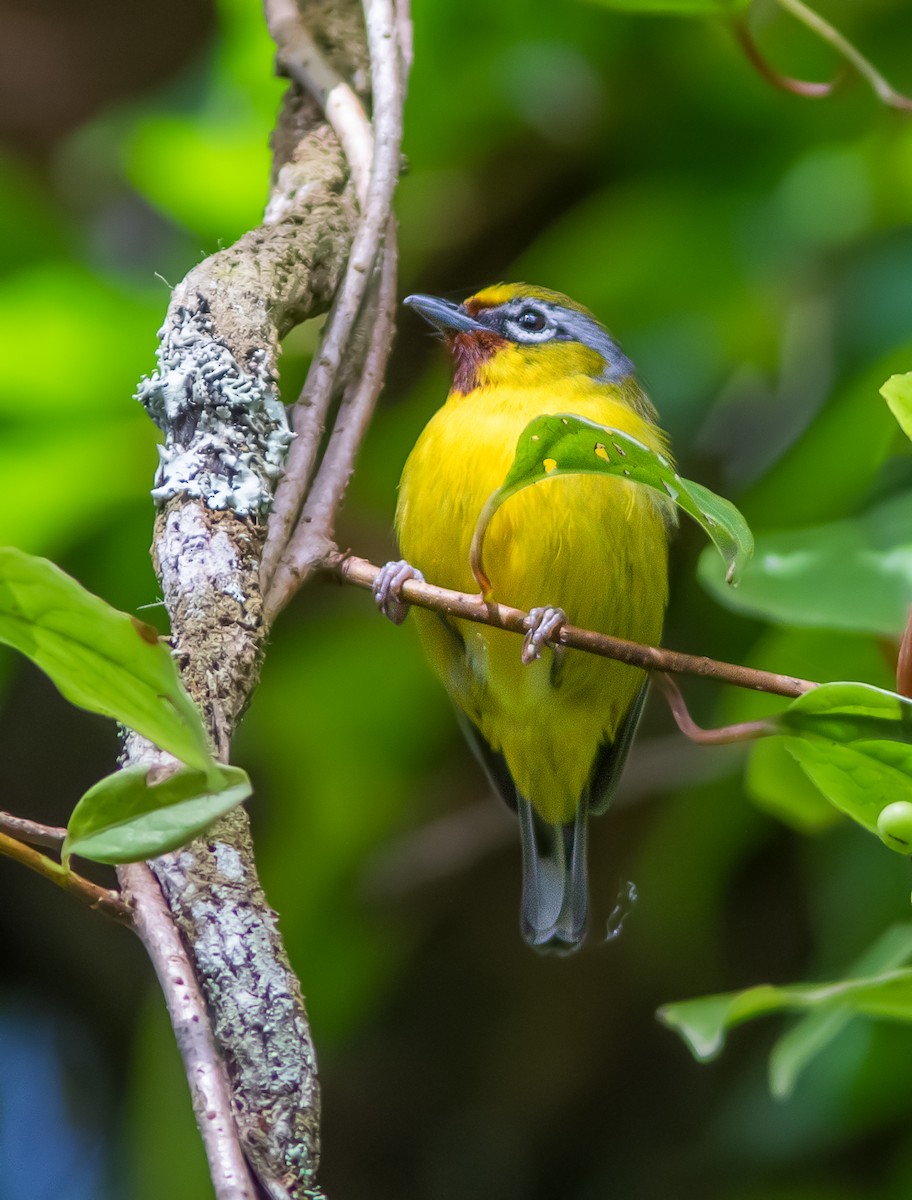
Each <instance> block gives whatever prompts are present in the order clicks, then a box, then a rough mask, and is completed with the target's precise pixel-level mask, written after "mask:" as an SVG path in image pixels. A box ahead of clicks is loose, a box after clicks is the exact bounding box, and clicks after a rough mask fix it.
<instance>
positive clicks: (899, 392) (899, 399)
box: [880, 371, 912, 438]
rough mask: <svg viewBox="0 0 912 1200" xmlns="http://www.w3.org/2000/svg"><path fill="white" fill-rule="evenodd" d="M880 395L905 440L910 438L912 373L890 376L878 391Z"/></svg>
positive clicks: (911, 434)
mask: <svg viewBox="0 0 912 1200" xmlns="http://www.w3.org/2000/svg"><path fill="white" fill-rule="evenodd" d="M880 394H881V396H883V398H884V400H886V402H887V405H888V406H889V409H890V412H891V413H892V414H893V416H894V417H895V418H896V420H897V421H898V422H899V426H900V428H901V429H902V431H903V433H904V434H905V435H906V437H907V438H912V371H909V372H907V373H906V374H905V375H891V376H890V378H889V379H888V380H887V382H886V383H885V384H884V385H883V387H882V388H881V389H880Z"/></svg>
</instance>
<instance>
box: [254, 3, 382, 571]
mask: <svg viewBox="0 0 912 1200" xmlns="http://www.w3.org/2000/svg"><path fill="white" fill-rule="evenodd" d="M364 14H365V21H366V25H367V40H368V47H369V50H370V59H371V82H372V92H373V97H374V108H373V129H374V157H373V162H372V164H371V180H370V188H369V190H368V196H367V201H366V203H365V205H364V211H363V216H362V220H361V224H360V225H359V227H358V231H357V233H356V234H355V237H354V240H353V242H352V248H351V255H350V257H349V260H348V268H347V270H346V273H345V278H344V279H343V281H342V286H341V287H340V289H339V294H338V295H337V297H336V301H335V303H334V305H333V308H332V311H331V313H330V317H329V321H328V322H327V327H326V332H325V334H324V337H323V341H322V344H321V346H320V349H319V351H318V353H317V355H316V357H315V358H314V360H313V363H312V364H311V368H310V371H309V372H308V375H307V380H306V382H305V384H304V388H303V390H302V392H301V395H300V397H299V399H298V402H297V404H296V405H295V409H294V413H293V418H292V424H293V427H294V431H295V434H296V437H295V440H294V442H292V444H291V448H290V450H289V453H288V459H287V462H286V465H285V475H284V477H283V479H282V481H281V483H280V484H279V486H278V488H277V489H276V495H275V502H274V506H273V511H272V514H271V516H270V518H269V526H268V534H267V539H266V546H265V547H264V550H263V561H262V570H261V576H262V580H263V583H264V591H266V592H268V590H269V585H270V583H271V582H272V581H273V578H274V576H280V575H281V576H282V578H277V580H276V582H277V583H278V586H279V588H280V589H285V588H287V587H289V586H292V587H294V586H300V583H301V582H302V580H300V579H299V578H298V577H297V576H296V574H295V572H294V570H293V569H292V568H291V567H290V566H288V565H280V560H281V558H282V555H283V553H284V551H285V547H286V546H287V544H288V541H289V539H290V538H291V536H292V533H293V530H294V526H295V524H296V522H297V519H298V514H299V513H300V511H301V506H302V504H303V501H304V497H305V495H306V493H307V488H308V485H309V483H310V480H311V478H312V476H313V471H314V466H315V463H316V459H317V451H318V449H319V445H320V441H321V438H322V434H323V426H324V423H325V421H326V414H327V412H328V411H329V405H330V401H331V399H332V396H333V393H334V391H335V389H336V386H337V383H338V380H339V377H340V372H341V371H342V368H343V360H344V356H345V352H346V349H347V348H348V347H349V345H350V340H351V335H352V332H353V330H354V327H355V323H356V321H357V318H358V314H359V312H360V309H361V303H362V301H363V299H364V295H365V292H366V290H367V287H368V283H369V281H370V275H371V272H372V270H373V267H374V263H375V262H376V259H377V255H378V254H379V252H380V246H381V243H382V240H383V234H384V232H385V230H386V228H387V223H388V221H389V213H390V208H391V205H392V199H393V191H394V190H395V187H396V182H397V180H398V177H399V166H400V162H399V153H400V146H401V143H402V98H401V97H402V88H401V86H400V79H399V67H400V58H399V50H398V40H397V36H396V34H397V27H396V21H395V17H394V13H393V6H392V2H391V0H364ZM295 581H296V582H295ZM279 594H282V593H281V592H280V593H279Z"/></svg>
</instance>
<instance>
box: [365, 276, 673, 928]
mask: <svg viewBox="0 0 912 1200" xmlns="http://www.w3.org/2000/svg"><path fill="white" fill-rule="evenodd" d="M405 303H406V304H408V305H410V306H411V307H412V308H414V309H415V310H416V311H417V312H418V313H420V314H421V316H423V317H424V318H425V320H427V321H429V322H430V323H431V324H432V325H434V326H435V327H436V328H437V329H438V330H440V331H441V332H442V334H443V337H444V340H445V342H446V345H447V347H448V349H449V351H450V353H451V355H452V357H453V363H454V374H453V386H452V389H451V391H450V393H449V396H448V397H447V401H446V403H445V404H444V406H443V407H442V408H441V409H439V410H438V412H437V413H436V414H435V415H434V416H433V417H432V418H431V420H430V422H429V423H428V425H427V426H426V428H425V429H424V431H423V433H422V434H421V436H420V437H419V438H418V441H417V443H416V445H415V448H414V449H413V450H412V452H411V454H410V455H409V458H408V461H407V462H406V464H405V468H404V470H403V473H402V481H401V484H400V490H399V503H398V508H397V513H396V525H397V530H398V535H399V544H400V548H401V551H402V553H403V555H404V556H405V557H404V560H403V561H401V562H398V563H388V564H387V565H386V566H385V567H384V568H383V569H382V571H381V574H380V577H379V578H378V580H377V583H376V584H375V587H374V594H375V597H376V599H377V602H378V604H379V605H380V607H381V609H382V610H383V611H384V612H386V614H387V616H389V617H391V619H393V620H396V621H400V620H402V619H403V618H404V616H405V613H406V612H407V611H408V608H407V606H406V605H405V604H404V603H403V602H402V601H401V598H400V594H399V590H400V588H401V587H402V585H403V583H404V581H405V580H406V579H408V578H415V577H422V578H423V577H425V576H426V577H427V578H428V579H429V580H430V581H431V582H433V583H435V584H439V585H441V586H443V587H447V588H453V589H455V590H457V591H464V592H471V591H477V584H476V583H475V581H474V579H473V575H472V570H471V567H470V558H469V547H470V543H471V540H472V534H473V531H474V529H475V526H476V523H477V521H478V518H479V514H480V513H481V511H482V509H483V507H484V505H485V502H486V501H487V500H488V498H489V497H490V496H491V494H492V493H493V492H494V491H495V490H496V489H497V488H498V487H499V486H500V485H501V484H502V483H503V481H504V478H505V476H506V474H507V471H508V470H509V468H510V465H511V463H512V461H513V456H514V453H515V450H516V444H517V439H518V438H519V435H520V434H521V432H522V431H523V429H524V428H525V427H526V425H528V423H529V422H530V421H531V420H533V418H535V417H538V416H540V415H541V414H544V413H564V414H565V413H573V414H575V415H577V416H581V417H585V418H587V419H589V420H591V421H595V422H597V423H599V424H601V425H605V426H609V427H611V428H613V429H618V430H621V431H622V432H624V433H627V434H629V435H631V436H632V437H634V438H636V439H637V440H638V441H640V442H641V443H643V444H644V445H645V446H647V447H649V448H650V449H652V450H655V451H660V452H665V451H666V449H667V447H666V442H665V437H664V435H663V433H662V432H661V430H660V429H659V428H658V426H657V425H656V423H655V422H656V413H655V409H654V408H653V407H652V404H651V403H650V401H649V399H648V398H647V396H646V394H645V392H644V391H643V389H642V388H641V387H640V385H639V383H638V382H637V380H636V378H635V376H634V369H633V364H632V363H631V362H630V360H629V359H628V358H627V357H626V356H625V355H624V354H623V353H622V351H621V350H620V348H619V347H618V345H617V343H616V342H615V341H614V340H613V339H612V338H611V336H610V335H609V334H608V332H607V330H606V329H605V328H604V326H602V325H601V324H600V323H599V322H598V321H597V320H596V318H595V317H594V316H593V315H592V314H591V313H590V312H589V311H588V310H587V309H585V308H583V307H582V306H581V305H579V304H576V303H575V302H574V301H572V300H570V299H568V298H567V297H566V296H563V295H561V294H560V293H558V292H552V291H548V290H546V289H544V288H538V287H530V286H528V285H526V284H498V285H496V286H494V287H489V288H486V289H485V290H484V291H481V292H479V293H478V294H477V295H475V296H472V297H470V298H469V299H468V300H466V301H465V302H464V303H462V304H454V303H451V302H450V301H447V300H440V299H437V298H435V297H433V296H409V297H408V299H407V300H406V301H405ZM673 520H674V517H673V506H672V504H671V502H670V501H668V500H667V499H665V498H663V497H661V496H660V495H659V494H658V492H656V491H654V490H653V489H651V488H648V487H644V486H642V485H640V484H637V483H634V482H631V481H628V480H625V479H621V478H615V477H607V476H600V475H591V474H579V475H560V476H556V477H555V478H552V479H543V480H541V481H540V482H538V483H536V484H534V485H533V486H530V487H527V488H525V489H524V490H522V491H519V492H517V493H516V494H515V495H513V496H511V497H510V499H509V500H507V501H506V502H505V503H504V504H503V505H502V506H501V507H500V508H499V509H498V510H497V512H496V513H495V514H494V516H493V518H492V520H491V522H490V525H489V527H488V530H487V535H486V542H485V545H486V550H485V563H486V568H487V573H488V575H489V577H490V582H491V586H492V590H493V593H494V595H495V596H496V598H497V599H498V600H500V601H502V602H503V603H506V604H510V605H514V606H515V607H518V608H522V609H527V610H529V611H530V617H531V620H530V628H529V631H528V633H527V634H526V637H525V641H524V643H523V647H522V652H520V648H519V647H518V646H517V644H516V641H515V638H514V635H513V634H511V633H509V632H507V631H505V630H500V629H495V628H492V627H490V626H487V625H480V624H473V623H471V622H468V621H462V620H459V619H455V618H450V617H446V616H443V615H441V614H439V613H433V612H429V611H426V610H422V609H418V610H416V612H415V617H416V619H417V621H418V624H419V632H420V635H421V639H422V642H423V644H424V648H425V650H426V652H427V655H428V658H429V659H430V662H431V665H432V666H433V668H434V670H435V671H436V673H437V674H438V676H439V677H440V679H441V680H442V682H443V684H444V686H445V687H446V689H447V691H448V692H449V694H450V696H451V698H452V700H453V702H454V703H455V705H456V710H457V714H458V716H459V719H460V723H461V725H462V727H463V730H464V731H465V733H466V735H467V737H468V740H469V742H470V744H471V746H472V748H473V749H474V751H475V753H476V754H477V756H478V758H479V759H480V761H481V763H482V764H483V766H484V768H485V770H486V771H487V773H488V775H489V776H490V779H491V781H492V783H493V784H494V786H495V787H496V789H497V790H498V791H499V792H500V794H501V796H502V797H503V798H504V800H506V802H507V803H508V804H509V805H510V806H511V807H512V808H514V809H515V810H516V812H517V815H518V817H519V828H520V835H521V840H522V862H523V885H522V908H521V927H522V932H523V936H524V937H525V939H526V940H527V941H528V942H529V943H530V944H531V945H533V946H536V947H540V948H546V947H548V948H553V949H558V950H570V949H575V948H576V947H577V946H578V945H579V944H580V943H581V942H582V940H583V938H584V936H585V927H586V916H587V907H588V887H587V875H586V870H587V869H586V841H587V823H588V817H589V814H590V813H601V812H603V811H604V810H605V808H606V807H607V806H608V804H609V802H610V799H611V795H612V793H613V791H614V789H615V787H616V785H617V782H618V779H619V776H620V772H621V768H622V766H623V763H624V759H625V758H626V755H627V752H628V750H629V748H630V743H631V739H632V738H633V734H634V731H635V729H636V725H637V721H638V720H639V716H640V711H641V709H642V705H643V699H644V695H645V689H646V681H645V678H644V675H643V672H642V671H640V670H638V669H636V668H634V667H630V666H627V665H625V664H623V663H620V662H615V661H612V660H609V659H605V658H598V657H595V656H594V655H590V654H586V653H584V652H581V651H578V650H572V649H566V648H564V647H559V646H555V645H554V644H553V640H552V639H553V638H554V637H555V636H556V634H557V631H558V630H559V629H560V626H561V624H562V623H563V622H565V621H566V622H570V623H572V624H574V625H578V626H582V627H583V628H586V629H594V630H598V631H601V632H603V633H610V634H614V635H616V636H619V637H623V638H628V639H630V640H632V641H638V642H646V643H649V644H655V643H656V642H657V641H658V639H659V636H660V633H661V628H662V620H663V616H664V611H665V604H666V600H667V592H668V584H667V553H668V551H667V546H668V529H669V526H670V524H671V523H672V522H673Z"/></svg>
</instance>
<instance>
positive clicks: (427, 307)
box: [403, 296, 485, 333]
mask: <svg viewBox="0 0 912 1200" xmlns="http://www.w3.org/2000/svg"><path fill="white" fill-rule="evenodd" d="M403 304H407V305H408V306H409V308H414V309H415V311H416V312H418V313H420V314H421V316H422V317H424V319H425V321H429V322H430V324H431V325H435V326H436V327H437V328H438V329H439V330H441V331H442V332H443V333H470V332H472V331H474V330H478V329H484V328H485V326H484V325H482V324H481V322H480V321H476V320H475V318H474V317H470V316H469V314H468V313H467V312H466V310H465V309H464V308H463V307H462V305H461V304H454V303H453V301H452V300H441V299H439V297H437V296H406V298H405V300H403Z"/></svg>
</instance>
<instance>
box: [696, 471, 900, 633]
mask: <svg viewBox="0 0 912 1200" xmlns="http://www.w3.org/2000/svg"><path fill="white" fill-rule="evenodd" d="M699 576H700V580H701V582H702V583H703V584H704V586H705V587H706V588H707V589H708V590H709V591H710V592H711V593H712V594H713V595H714V596H715V597H716V599H718V600H719V601H720V602H721V603H723V604H725V605H727V606H728V607H729V608H733V609H736V610H737V611H740V612H746V613H751V614H754V615H757V616H762V617H766V618H767V619H768V620H771V621H781V622H787V623H788V624H790V625H802V626H810V627H813V628H816V629H850V630H857V631H859V632H864V633H876V634H882V635H887V636H896V635H897V634H899V633H900V632H901V631H902V629H903V627H904V625H905V622H906V613H907V611H908V608H909V605H910V603H912V493H909V492H905V493H903V494H902V495H901V496H897V497H895V498H894V499H892V500H889V501H887V503H885V504H882V505H880V506H878V507H877V508H875V509H872V510H871V512H869V513H867V514H866V515H864V516H862V517H857V518H853V519H851V520H845V521H834V522H832V523H830V524H827V525H818V526H814V527H810V528H804V529H788V530H781V531H779V532H775V533H765V534H760V535H759V536H758V538H757V545H756V550H755V553H754V557H753V558H752V559H751V561H750V562H748V563H747V564H746V565H745V569H744V573H743V575H742V577H741V581H740V586H739V587H738V589H737V591H732V589H731V588H728V587H726V586H725V582H724V576H723V573H722V572H721V571H720V570H719V565H718V560H717V559H716V556H715V555H713V554H705V553H704V554H703V556H702V558H701V560H700V567H699Z"/></svg>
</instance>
